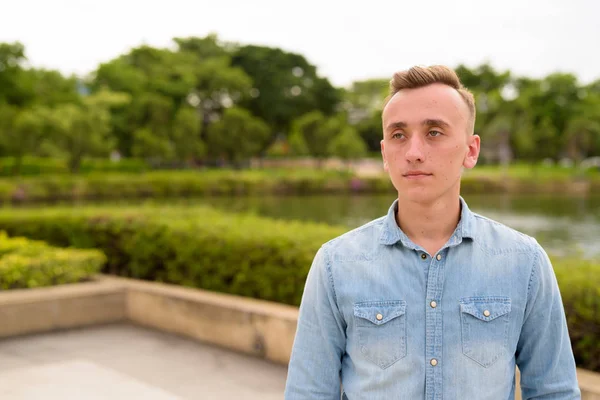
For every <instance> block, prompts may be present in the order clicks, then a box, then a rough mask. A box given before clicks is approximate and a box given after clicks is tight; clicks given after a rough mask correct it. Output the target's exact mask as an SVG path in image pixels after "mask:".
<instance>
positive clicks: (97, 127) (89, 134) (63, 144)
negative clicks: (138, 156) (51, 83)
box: [51, 97, 115, 172]
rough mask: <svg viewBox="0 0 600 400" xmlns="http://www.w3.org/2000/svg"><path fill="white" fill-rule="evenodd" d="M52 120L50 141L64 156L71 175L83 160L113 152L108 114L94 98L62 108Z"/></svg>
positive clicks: (57, 110)
mask: <svg viewBox="0 0 600 400" xmlns="http://www.w3.org/2000/svg"><path fill="white" fill-rule="evenodd" d="M51 116H52V124H53V130H52V131H53V134H52V135H53V138H52V139H53V140H54V141H55V142H56V143H57V144H58V146H59V147H60V149H62V150H63V151H64V152H65V154H66V156H67V158H68V166H69V170H70V171H71V172H78V171H79V167H80V166H81V162H82V160H83V158H84V157H85V156H106V155H108V154H109V153H110V151H111V150H113V148H114V145H115V141H114V138H113V137H112V135H111V132H110V114H109V111H108V109H106V108H104V107H101V106H99V102H98V101H97V99H95V98H94V97H91V98H86V99H84V102H83V105H82V106H77V105H74V104H65V105H61V106H59V107H57V108H56V109H54V110H53V112H52V114H51Z"/></svg>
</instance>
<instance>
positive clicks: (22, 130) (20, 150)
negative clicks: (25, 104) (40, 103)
mask: <svg viewBox="0 0 600 400" xmlns="http://www.w3.org/2000/svg"><path fill="white" fill-rule="evenodd" d="M48 119H49V111H48V110H47V109H45V108H43V107H35V108H24V109H20V110H19V109H17V108H10V107H3V108H2V109H0V120H2V121H3V124H2V125H3V126H2V127H1V129H0V143H1V145H2V149H3V152H4V154H6V155H9V156H12V157H14V159H15V163H14V165H13V171H12V172H13V174H14V175H18V174H19V173H20V171H21V165H22V161H23V158H24V157H25V156H26V155H31V154H35V153H36V150H37V148H38V147H39V145H40V143H41V142H42V140H43V139H44V137H45V134H46V132H47V131H48V129H47V126H48Z"/></svg>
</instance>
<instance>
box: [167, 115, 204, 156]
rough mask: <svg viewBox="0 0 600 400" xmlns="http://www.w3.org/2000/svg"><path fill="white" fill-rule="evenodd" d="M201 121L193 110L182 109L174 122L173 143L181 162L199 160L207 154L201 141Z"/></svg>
mask: <svg viewBox="0 0 600 400" xmlns="http://www.w3.org/2000/svg"><path fill="white" fill-rule="evenodd" d="M200 130H201V121H200V119H199V118H198V114H197V113H196V111H195V110H194V109H192V108H187V107H185V108H184V107H182V108H180V109H179V111H177V115H176V116H175V121H174V122H173V131H172V135H171V137H172V141H173V145H174V148H175V156H176V157H177V159H179V160H188V159H198V158H200V157H202V156H204V154H205V153H206V146H205V145H204V142H203V141H202V139H200Z"/></svg>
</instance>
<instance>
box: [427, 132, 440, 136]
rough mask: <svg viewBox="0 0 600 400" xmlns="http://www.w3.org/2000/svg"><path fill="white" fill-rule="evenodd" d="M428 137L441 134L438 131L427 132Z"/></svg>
mask: <svg viewBox="0 0 600 400" xmlns="http://www.w3.org/2000/svg"><path fill="white" fill-rule="evenodd" d="M429 135H430V136H433V137H436V136H442V132H440V131H429Z"/></svg>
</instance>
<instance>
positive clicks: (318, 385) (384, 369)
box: [285, 197, 581, 400]
mask: <svg viewBox="0 0 600 400" xmlns="http://www.w3.org/2000/svg"><path fill="white" fill-rule="evenodd" d="M460 202H461V217H460V222H459V224H458V225H457V227H456V230H455V231H454V233H453V235H452V236H451V238H450V239H449V240H448V242H447V243H446V244H445V245H444V246H443V248H442V249H440V250H439V251H438V252H437V253H436V254H428V253H427V252H426V251H425V250H424V249H423V248H422V247H420V246H418V245H416V244H414V243H413V242H412V241H411V240H410V239H409V238H408V237H407V236H406V235H405V234H404V233H403V232H402V231H401V230H400V228H399V227H398V225H397V224H396V220H395V212H396V210H397V206H398V201H397V200H396V201H394V203H393V204H392V206H391V207H390V209H389V212H388V214H387V216H385V217H382V218H379V219H376V220H374V221H372V222H370V223H368V224H366V225H363V226H362V227H360V228H357V229H354V230H352V231H350V232H348V233H346V234H344V235H341V236H339V237H337V238H335V239H333V240H331V241H329V242H327V243H325V244H324V245H323V246H322V247H321V248H320V249H319V250H318V252H317V254H316V256H315V258H314V261H313V264H312V266H311V268H310V272H309V274H308V277H307V280H306V286H305V288H304V294H303V297H302V303H301V306H300V314H299V319H298V326H297V331H296V337H295V340H294V345H293V349H292V354H291V359H290V363H289V369H288V378H287V382H286V389H285V398H286V399H287V400H296V399H303V400H308V399H310V400H318V399H327V400H334V399H338V400H339V399H340V397H341V398H343V399H349V400H358V399H367V400H377V399H385V400H389V399H408V400H415V399H427V400H441V399H444V400H475V399H477V400H485V399H490V400H504V399H514V396H515V366H518V367H519V370H520V373H521V382H520V383H521V390H522V394H523V399H531V398H536V399H565V400H566V399H580V398H581V395H580V391H579V388H578V382H577V376H576V368H575V361H574V357H573V353H572V349H571V343H570V340H569V334H568V331H567V325H566V319H565V315H564V309H563V305H562V300H561V295H560V292H559V288H558V285H557V282H556V278H555V275H554V271H553V269H552V265H551V264H550V261H549V259H548V256H547V255H546V253H545V251H544V250H543V249H542V248H541V246H540V245H539V244H538V243H537V241H536V240H535V239H533V238H531V237H529V236H527V235H524V234H522V233H520V232H517V231H515V230H513V229H510V228H508V227H506V226H504V225H502V224H500V223H497V222H494V221H492V220H490V219H487V218H485V217H482V216H480V215H477V214H475V213H473V212H471V211H470V210H469V208H468V206H467V204H466V202H465V201H464V199H463V198H462V197H461V198H460Z"/></svg>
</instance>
